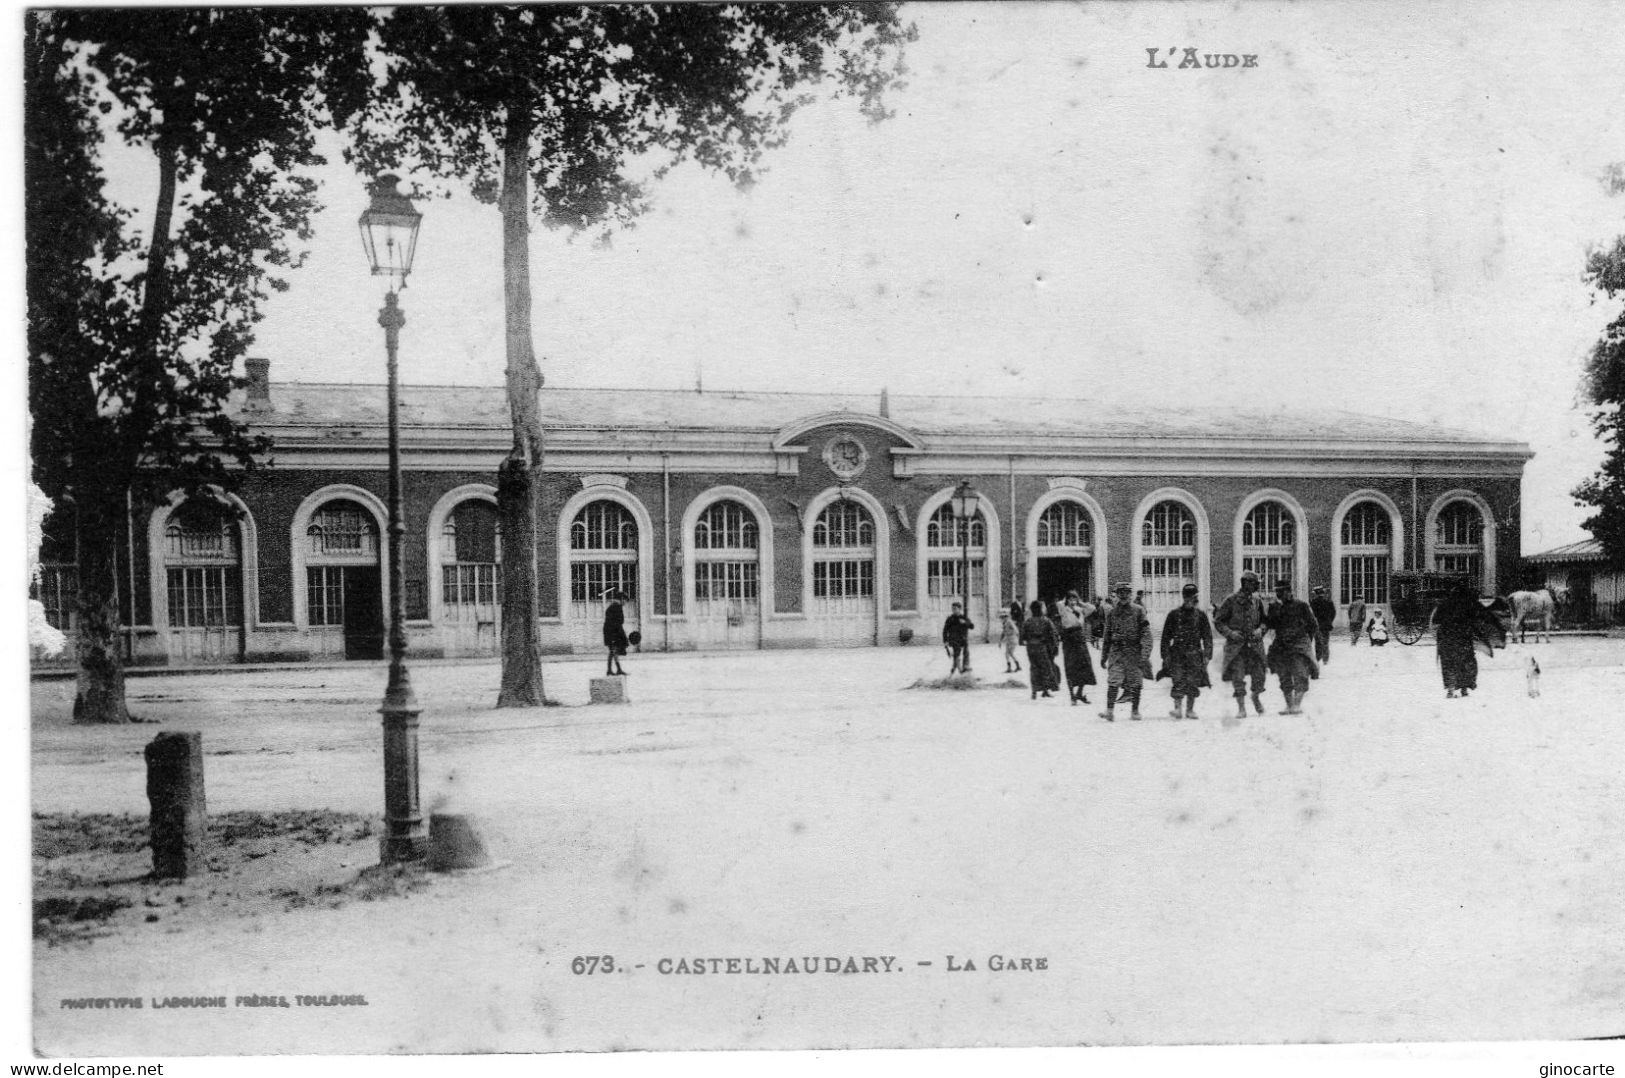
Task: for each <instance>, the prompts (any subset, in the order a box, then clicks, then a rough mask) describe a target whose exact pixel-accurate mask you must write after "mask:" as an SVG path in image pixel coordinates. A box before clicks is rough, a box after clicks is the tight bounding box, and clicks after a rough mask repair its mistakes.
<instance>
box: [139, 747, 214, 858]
mask: <svg viewBox="0 0 1625 1078" xmlns="http://www.w3.org/2000/svg"><path fill="white" fill-rule="evenodd" d="M144 755H145V756H146V760H147V803H148V804H149V805H150V806H151V810H152V815H151V818H150V819H151V822H150V841H151V844H152V874H153V875H154V876H157V877H158V878H160V879H185V878H186V877H188V876H190V875H192V874H193V873H195V872H197V871H199V870H201V869H202V868H203V855H204V844H205V838H206V832H207V830H208V823H209V817H208V808H207V804H206V803H205V800H204V795H203V735H202V734H201V733H199V732H197V731H195V730H190V731H184V732H182V731H177V732H175V733H167V734H159V735H158V736H157V737H155V738H153V739H152V740H151V741H149V742H148V743H147V747H146V750H145V752H144Z"/></svg>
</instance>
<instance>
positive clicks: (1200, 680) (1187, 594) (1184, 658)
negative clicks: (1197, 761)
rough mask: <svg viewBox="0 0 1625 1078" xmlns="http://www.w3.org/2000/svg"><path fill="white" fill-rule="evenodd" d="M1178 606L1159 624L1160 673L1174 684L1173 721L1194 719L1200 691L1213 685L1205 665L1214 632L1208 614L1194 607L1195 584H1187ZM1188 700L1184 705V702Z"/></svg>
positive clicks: (1159, 675) (1211, 655)
mask: <svg viewBox="0 0 1625 1078" xmlns="http://www.w3.org/2000/svg"><path fill="white" fill-rule="evenodd" d="M1180 594H1181V600H1182V601H1181V602H1180V605H1179V606H1177V607H1175V608H1174V609H1172V610H1170V611H1168V617H1167V618H1166V619H1165V620H1164V621H1163V623H1162V670H1161V671H1160V672H1158V674H1157V678H1158V679H1159V680H1160V679H1161V678H1162V677H1163V675H1167V676H1168V677H1170V678H1172V679H1173V682H1174V690H1173V696H1174V718H1176V719H1187V718H1188V719H1194V718H1196V698H1197V697H1198V696H1200V695H1202V688H1203V686H1206V685H1211V684H1213V683H1212V682H1211V681H1209V680H1208V677H1207V664H1208V662H1209V661H1210V660H1211V659H1212V658H1213V629H1212V626H1211V625H1210V624H1209V622H1208V619H1207V612H1206V611H1204V610H1201V609H1199V608H1198V607H1197V605H1196V597H1197V590H1196V585H1195V584H1186V585H1185V588H1184V590H1183V591H1182V592H1181V593H1180ZM1187 700H1189V701H1190V703H1189V704H1188V705H1187V704H1186V703H1185V701H1187Z"/></svg>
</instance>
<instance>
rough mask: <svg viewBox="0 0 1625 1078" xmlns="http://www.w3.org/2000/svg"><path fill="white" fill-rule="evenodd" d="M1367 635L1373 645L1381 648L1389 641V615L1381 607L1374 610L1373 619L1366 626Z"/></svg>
mask: <svg viewBox="0 0 1625 1078" xmlns="http://www.w3.org/2000/svg"><path fill="white" fill-rule="evenodd" d="M1365 635H1366V637H1367V638H1368V639H1369V640H1370V641H1371V646H1372V647H1378V648H1380V647H1382V646H1383V645H1384V644H1386V643H1388V617H1387V615H1385V614H1384V613H1383V612H1382V611H1381V610H1380V609H1378V610H1376V611H1373V612H1372V614H1371V620H1370V621H1369V622H1367V623H1366V626H1365Z"/></svg>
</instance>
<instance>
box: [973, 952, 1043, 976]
mask: <svg viewBox="0 0 1625 1078" xmlns="http://www.w3.org/2000/svg"><path fill="white" fill-rule="evenodd" d="M975 968H976V959H974V958H959V957H958V956H956V955H949V956H948V972H949V973H969V972H970V971H972V970H974V969H975ZM987 968H988V969H990V970H992V971H993V972H994V973H1013V972H1022V973H1036V972H1039V971H1040V970H1046V969H1049V959H1048V958H1011V957H1008V956H1006V955H1002V954H991V955H988V956H987Z"/></svg>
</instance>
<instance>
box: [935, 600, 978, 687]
mask: <svg viewBox="0 0 1625 1078" xmlns="http://www.w3.org/2000/svg"><path fill="white" fill-rule="evenodd" d="M964 609H965V608H964V607H963V606H961V605H960V604H959V603H955V604H954V612H953V613H952V614H949V615H948V620H947V621H944V622H943V623H942V646H943V647H944V648H946V649H947V650H948V658H949V659H951V660H952V661H953V668H952V669H951V670H949V671H948V673H949V674H968V673H970V631H971V630H972V629H974V628H976V626H975V625H974V624H973V623H972V622H971V620H970V619H969V618H967V617H966V616H965V614H964Z"/></svg>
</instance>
